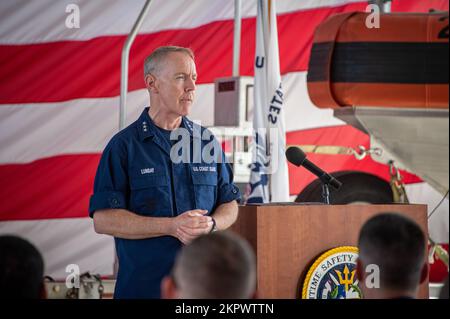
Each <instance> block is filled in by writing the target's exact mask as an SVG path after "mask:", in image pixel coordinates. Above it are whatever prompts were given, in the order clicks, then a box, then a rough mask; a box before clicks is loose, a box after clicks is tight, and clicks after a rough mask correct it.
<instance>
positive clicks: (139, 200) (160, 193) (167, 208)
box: [130, 174, 172, 217]
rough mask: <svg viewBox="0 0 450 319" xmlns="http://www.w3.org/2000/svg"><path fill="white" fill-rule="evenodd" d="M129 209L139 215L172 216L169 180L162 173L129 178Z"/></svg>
mask: <svg viewBox="0 0 450 319" xmlns="http://www.w3.org/2000/svg"><path fill="white" fill-rule="evenodd" d="M130 188H131V197H130V206H131V209H132V210H133V211H134V212H135V213H137V214H140V215H146V216H154V217H167V216H172V209H171V207H172V204H171V198H170V190H169V182H168V179H167V176H166V175H164V174H158V175H153V174H152V175H150V174H149V175H143V176H137V177H132V178H131V180H130Z"/></svg>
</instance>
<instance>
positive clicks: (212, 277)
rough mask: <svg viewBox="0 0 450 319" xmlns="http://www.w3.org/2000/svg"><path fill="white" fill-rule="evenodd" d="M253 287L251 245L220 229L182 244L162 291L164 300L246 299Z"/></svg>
mask: <svg viewBox="0 0 450 319" xmlns="http://www.w3.org/2000/svg"><path fill="white" fill-rule="evenodd" d="M255 287H256V261H255V255H254V253H253V250H252V248H251V247H250V245H249V244H248V243H247V242H246V241H245V240H244V239H243V238H241V237H239V236H238V235H236V234H234V233H232V232H228V231H220V232H214V233H212V234H209V235H204V236H201V237H198V238H196V239H195V240H194V241H192V243H191V244H189V245H187V246H185V247H183V249H182V250H181V252H180V254H179V255H178V256H177V259H176V262H175V266H174V268H173V271H172V274H171V275H170V276H167V277H165V278H164V280H163V282H162V287H161V291H162V296H163V298H166V299H249V298H253V297H254V296H255Z"/></svg>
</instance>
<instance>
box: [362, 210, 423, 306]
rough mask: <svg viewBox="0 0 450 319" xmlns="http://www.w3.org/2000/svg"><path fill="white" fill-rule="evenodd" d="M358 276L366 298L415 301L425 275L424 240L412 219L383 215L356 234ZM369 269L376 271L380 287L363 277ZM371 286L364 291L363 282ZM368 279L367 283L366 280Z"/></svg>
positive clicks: (373, 218)
mask: <svg viewBox="0 0 450 319" xmlns="http://www.w3.org/2000/svg"><path fill="white" fill-rule="evenodd" d="M358 247H359V258H358V264H357V274H358V279H359V281H360V285H361V287H362V289H363V291H364V297H365V298H376V299H391V298H415V297H417V293H418V288H419V285H420V283H422V282H423V281H424V280H425V279H426V278H427V275H428V266H427V263H426V257H425V255H426V251H425V249H426V242H425V236H424V233H423V232H422V230H421V229H420V227H419V226H418V225H417V224H416V223H415V222H414V221H413V220H411V219H409V218H407V217H404V216H402V215H399V214H395V213H383V214H380V215H376V216H375V217H372V218H371V219H369V220H368V221H367V222H366V223H365V224H364V226H363V227H362V229H361V232H360V234H359V241H358ZM369 265H376V266H378V267H379V268H378V269H379V287H372V284H374V283H376V280H372V279H373V278H369V277H368V276H369V274H370V276H372V277H373V276H374V275H376V273H370V272H369V273H366V269H373V268H366V267H367V266H369ZM366 278H367V279H368V281H370V282H371V287H367V286H366V283H365V279H366ZM369 279H370V280H369Z"/></svg>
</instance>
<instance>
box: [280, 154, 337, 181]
mask: <svg viewBox="0 0 450 319" xmlns="http://www.w3.org/2000/svg"><path fill="white" fill-rule="evenodd" d="M286 158H287V160H288V161H289V162H291V163H292V164H294V165H295V166H303V167H304V168H306V169H307V170H308V171H310V172H311V173H313V174H314V175H316V176H317V177H318V178H319V179H320V180H321V181H322V183H324V184H328V185H331V186H332V187H333V188H334V189H336V190H337V189H339V188H340V187H341V186H342V183H341V182H340V181H338V180H337V179H336V178H334V177H333V176H331V175H330V174H328V173H327V172H325V171H323V170H322V169H321V168H319V167H317V166H316V165H314V163H312V162H310V161H309V160H307V159H306V154H305V153H304V152H303V151H302V150H301V149H300V148H298V147H296V146H291V147H289V148H288V149H287V150H286Z"/></svg>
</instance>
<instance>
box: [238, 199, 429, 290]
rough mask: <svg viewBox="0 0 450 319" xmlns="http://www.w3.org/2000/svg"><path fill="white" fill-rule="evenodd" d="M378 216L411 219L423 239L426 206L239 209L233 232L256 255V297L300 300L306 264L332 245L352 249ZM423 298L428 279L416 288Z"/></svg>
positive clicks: (306, 268)
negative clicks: (390, 214)
mask: <svg viewBox="0 0 450 319" xmlns="http://www.w3.org/2000/svg"><path fill="white" fill-rule="evenodd" d="M380 212H396V213H400V214H403V215H406V216H408V217H410V218H411V219H413V220H415V221H416V222H417V223H418V224H419V225H420V227H421V228H422V230H423V231H424V233H425V234H426V236H427V235H428V222H427V207H426V205H400V204H392V205H320V204H317V205H315V204H311V205H307V204H295V203H287V204H266V205H248V206H240V207H239V217H238V220H237V221H236V223H235V224H234V225H233V226H232V228H231V229H232V230H233V231H235V232H237V233H238V234H240V235H241V236H243V237H244V238H246V239H247V240H248V241H249V242H250V244H251V245H252V247H253V249H254V250H255V253H256V259H257V272H258V275H257V276H258V278H257V285H258V295H259V297H260V298H264V299H265V298H268V299H272V298H274V299H275V298H284V299H294V298H300V296H301V287H302V285H303V280H304V279H305V276H306V273H307V271H308V269H309V266H310V265H311V264H312V263H313V261H314V260H315V259H316V258H317V257H319V255H321V254H322V253H323V252H325V251H327V250H329V249H332V248H335V247H337V246H356V245H357V241H358V235H359V231H360V229H361V227H362V225H363V224H364V223H365V222H366V221H367V220H368V219H369V218H370V217H372V216H374V215H376V214H379V213H380ZM419 297H420V298H428V280H427V281H426V282H425V283H423V284H422V285H421V287H420V293H419Z"/></svg>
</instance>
